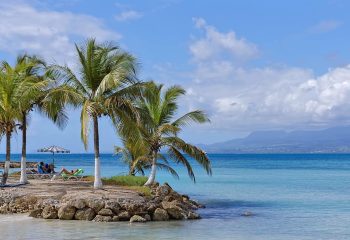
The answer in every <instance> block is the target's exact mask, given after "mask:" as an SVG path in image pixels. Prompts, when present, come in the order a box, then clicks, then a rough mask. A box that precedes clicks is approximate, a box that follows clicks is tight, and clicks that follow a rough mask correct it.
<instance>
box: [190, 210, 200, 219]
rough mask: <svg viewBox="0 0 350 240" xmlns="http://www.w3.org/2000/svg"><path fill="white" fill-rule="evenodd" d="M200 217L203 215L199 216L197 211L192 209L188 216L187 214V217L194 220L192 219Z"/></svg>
mask: <svg viewBox="0 0 350 240" xmlns="http://www.w3.org/2000/svg"><path fill="white" fill-rule="evenodd" d="M200 218H201V216H199V214H198V213H195V212H192V211H190V212H189V213H188V216H187V219H190V220H192V219H200Z"/></svg>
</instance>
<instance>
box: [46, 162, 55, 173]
mask: <svg viewBox="0 0 350 240" xmlns="http://www.w3.org/2000/svg"><path fill="white" fill-rule="evenodd" d="M45 166H46V165H45ZM47 172H48V173H55V166H54V165H53V164H48V165H47Z"/></svg>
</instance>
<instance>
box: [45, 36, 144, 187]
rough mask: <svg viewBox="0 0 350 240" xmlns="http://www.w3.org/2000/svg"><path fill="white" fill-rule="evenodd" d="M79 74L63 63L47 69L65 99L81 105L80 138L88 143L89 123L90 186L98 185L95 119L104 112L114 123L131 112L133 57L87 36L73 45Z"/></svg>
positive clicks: (134, 84)
mask: <svg viewBox="0 0 350 240" xmlns="http://www.w3.org/2000/svg"><path fill="white" fill-rule="evenodd" d="M76 51H77V55H78V59H79V61H78V65H79V69H78V70H79V74H78V75H76V74H75V73H74V72H73V70H72V69H70V68H69V67H67V66H57V65H56V66H52V67H51V70H52V71H51V72H52V73H53V74H54V75H55V76H56V77H57V78H60V79H62V80H63V81H64V84H65V85H66V96H67V102H69V103H71V104H73V105H74V106H76V107H81V115H80V121H81V139H82V141H83V143H84V146H85V149H87V145H88V136H89V125H90V123H91V122H92V125H93V135H94V152H95V180H94V188H101V187H102V181H101V173H100V172H101V170H100V148H99V122H98V119H99V118H100V117H101V116H105V115H108V116H109V117H111V119H112V120H113V121H114V122H118V121H119V120H120V119H122V116H123V115H125V114H126V113H127V112H129V113H130V112H133V105H132V101H131V100H132V98H133V97H134V96H136V95H137V93H138V92H139V84H138V83H137V82H136V81H135V74H136V66H137V64H136V60H135V58H134V57H133V56H132V55H131V54H129V53H126V52H124V51H122V50H121V49H120V48H119V47H118V46H116V45H114V44H111V43H104V44H99V43H97V42H96V41H95V39H89V40H88V41H87V42H86V44H84V45H81V46H78V45H76ZM68 98H69V99H68Z"/></svg>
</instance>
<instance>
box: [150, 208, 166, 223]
mask: <svg viewBox="0 0 350 240" xmlns="http://www.w3.org/2000/svg"><path fill="white" fill-rule="evenodd" d="M168 220H169V215H168V213H167V211H166V210H164V209H161V208H157V209H156V210H155V211H154V213H153V221H168Z"/></svg>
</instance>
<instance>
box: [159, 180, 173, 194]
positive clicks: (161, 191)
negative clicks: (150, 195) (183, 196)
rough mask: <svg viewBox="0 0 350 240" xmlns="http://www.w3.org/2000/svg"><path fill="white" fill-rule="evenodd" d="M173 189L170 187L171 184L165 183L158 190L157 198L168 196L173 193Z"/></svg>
mask: <svg viewBox="0 0 350 240" xmlns="http://www.w3.org/2000/svg"><path fill="white" fill-rule="evenodd" d="M171 191H172V188H171V187H170V186H169V184H167V183H164V185H163V186H159V187H157V188H156V195H157V196H166V195H168V194H169V193H171Z"/></svg>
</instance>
